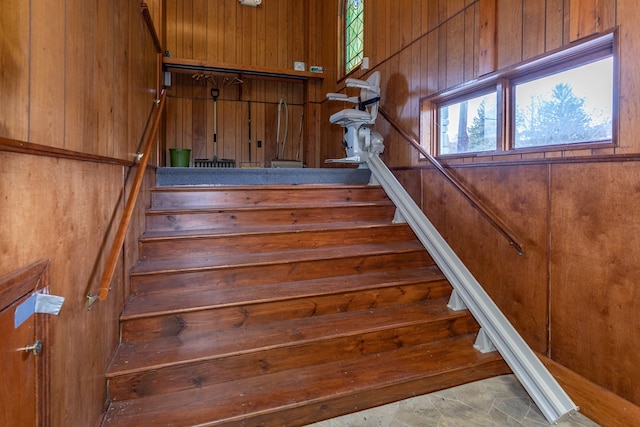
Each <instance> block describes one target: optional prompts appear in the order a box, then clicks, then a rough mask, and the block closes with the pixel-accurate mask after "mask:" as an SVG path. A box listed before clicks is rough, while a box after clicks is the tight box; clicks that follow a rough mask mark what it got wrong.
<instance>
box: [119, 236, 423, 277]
mask: <svg viewBox="0 0 640 427" xmlns="http://www.w3.org/2000/svg"><path fill="white" fill-rule="evenodd" d="M415 251H424V247H423V246H422V244H420V242H418V241H403V242H389V243H370V244H361V245H350V246H348V247H346V249H344V251H342V250H339V249H336V248H335V247H333V248H317V249H305V250H289V251H275V252H265V253H255V254H251V256H249V257H248V256H247V255H246V254H244V255H217V256H209V257H192V258H182V259H170V260H158V261H140V262H138V263H137V264H136V266H135V267H134V268H133V269H132V271H131V274H132V275H138V274H165V273H169V272H175V271H197V270H206V269H214V268H229V267H233V266H242V265H256V266H257V265H268V264H289V263H295V262H301V261H308V260H317V259H337V258H343V257H345V256H363V255H370V254H390V253H402V252H405V253H408V252H415Z"/></svg>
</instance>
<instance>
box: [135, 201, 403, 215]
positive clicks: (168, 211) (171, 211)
mask: <svg viewBox="0 0 640 427" xmlns="http://www.w3.org/2000/svg"><path fill="white" fill-rule="evenodd" d="M375 206H393V202H391V201H390V200H372V201H354V202H329V203H323V202H322V201H317V202H309V203H300V202H296V203H291V204H282V203H277V204H263V205H257V206H256V205H249V206H247V205H238V206H221V207H211V206H202V207H199V208H196V207H190V208H179V207H176V208H153V207H152V208H149V209H147V211H146V213H147V214H148V215H175V214H180V213H205V212H235V211H237V212H246V211H263V210H292V209H296V210H297V209H314V208H323V209H332V208H358V207H375Z"/></svg>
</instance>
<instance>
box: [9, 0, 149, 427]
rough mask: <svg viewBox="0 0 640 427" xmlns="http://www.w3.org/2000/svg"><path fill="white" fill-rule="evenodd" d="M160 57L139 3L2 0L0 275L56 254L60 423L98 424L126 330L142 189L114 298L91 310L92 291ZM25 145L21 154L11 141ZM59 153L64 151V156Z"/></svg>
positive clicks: (54, 386) (53, 344) (56, 418)
mask: <svg viewBox="0 0 640 427" xmlns="http://www.w3.org/2000/svg"><path fill="white" fill-rule="evenodd" d="M156 64H157V57H156V54H155V50H154V46H153V43H152V42H151V38H150V36H149V32H148V30H147V28H146V27H145V23H144V21H143V19H142V16H141V14H140V9H139V2H136V1H127V0H117V1H113V0H89V1H79V0H49V1H42V0H37V1H29V2H25V1H22V0H8V1H3V3H2V14H0V94H1V96H2V103H0V197H1V199H2V203H0V221H1V222H2V227H0V275H5V274H8V273H10V272H11V271H14V270H15V269H18V268H20V267H22V266H25V265H28V264H30V263H32V262H33V261H35V260H38V259H50V260H51V269H50V272H51V280H50V282H51V287H50V292H51V293H52V294H55V295H61V296H63V297H65V303H64V305H63V307H62V310H61V312H60V315H59V316H56V317H52V318H51V319H50V331H51V339H50V341H47V342H45V343H44V351H45V352H48V353H49V356H50V358H51V372H50V373H51V377H50V382H51V383H50V389H51V410H50V414H51V419H50V420H49V425H51V426H53V427H56V426H91V425H98V423H99V420H100V418H101V415H102V412H103V409H104V403H105V400H106V384H105V379H104V372H105V369H106V366H107V364H108V362H109V360H110V357H111V354H112V352H113V350H114V348H115V345H116V344H117V342H118V339H119V326H118V316H119V314H120V312H121V310H122V307H123V303H124V299H125V295H126V286H127V280H128V274H125V272H127V273H128V271H129V270H130V268H131V266H132V264H133V262H135V261H136V260H137V252H136V247H137V246H136V241H137V236H138V235H139V233H140V232H141V228H142V227H143V224H144V222H143V218H142V217H141V212H142V208H144V205H145V203H147V202H146V200H148V196H147V195H146V194H145V195H144V196H143V197H142V201H141V202H140V204H139V208H138V212H137V214H136V217H135V218H136V220H135V221H134V223H133V225H132V227H131V228H130V233H129V236H128V237H127V243H126V247H127V250H126V251H124V255H123V256H122V257H121V261H120V265H119V267H118V269H117V272H116V277H115V278H114V280H113V282H112V284H113V290H112V293H111V295H110V297H109V299H108V300H107V301H106V302H104V303H98V304H96V305H95V306H94V307H93V308H92V309H91V311H87V306H86V301H87V299H86V296H87V294H88V293H89V292H95V291H96V290H97V282H98V280H99V276H100V274H101V273H102V269H103V267H104V262H105V260H106V256H107V252H108V245H109V244H110V242H111V241H112V240H113V235H114V234H115V229H116V227H117V221H118V220H119V218H120V216H121V214H122V208H123V201H124V200H125V198H126V196H127V192H128V189H129V188H130V185H131V183H130V178H131V176H132V175H135V168H134V167H131V162H132V161H133V159H134V155H135V153H136V152H137V151H138V149H139V148H138V147H139V145H140V143H141V141H142V139H143V137H144V134H145V131H146V129H145V127H146V124H147V121H148V116H149V114H150V112H151V110H152V107H153V99H154V98H155V96H156V92H155V87H156V84H157V73H156V70H157V68H156ZM9 140H11V141H9ZM8 141H9V142H11V144H8V143H7V142H8ZM23 142H24V143H26V144H25V146H26V147H27V148H25V149H24V150H23V152H16V151H12V150H11V148H10V147H11V146H12V145H13V146H14V147H15V144H19V143H23ZM28 144H35V145H34V147H37V149H29V148H28V147H32V146H29V145H28ZM8 147H9V148H8ZM59 150H64V151H63V152H64V157H65V158H60V157H56V155H57V154H59V153H60V152H61V151H59ZM98 156H101V157H98ZM152 178H153V176H152V175H151V174H149V176H148V177H147V178H146V182H145V186H148V185H149V183H151V182H152ZM2 333H3V332H2V331H0V335H2ZM0 347H2V343H1V342H0ZM4 350H6V349H4ZM3 387H10V384H3Z"/></svg>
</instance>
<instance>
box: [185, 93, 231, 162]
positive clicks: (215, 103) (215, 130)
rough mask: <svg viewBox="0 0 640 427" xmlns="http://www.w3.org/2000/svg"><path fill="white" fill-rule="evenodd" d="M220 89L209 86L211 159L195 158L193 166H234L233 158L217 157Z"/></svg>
mask: <svg viewBox="0 0 640 427" xmlns="http://www.w3.org/2000/svg"><path fill="white" fill-rule="evenodd" d="M219 96H220V90H219V89H218V88H216V87H214V88H211V97H212V98H213V160H208V159H195V160H194V166H195V167H208V168H235V167H236V161H235V160H234V159H220V158H218V97H219Z"/></svg>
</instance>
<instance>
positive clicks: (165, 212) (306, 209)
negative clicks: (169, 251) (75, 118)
mask: <svg viewBox="0 0 640 427" xmlns="http://www.w3.org/2000/svg"><path fill="white" fill-rule="evenodd" d="M394 212H395V206H394V205H393V204H392V203H391V202H390V201H388V200H387V201H371V202H337V203H319V204H315V205H312V204H306V205H290V204H287V205H273V206H241V207H228V208H213V209H211V208H208V209H155V210H148V211H147V214H146V230H147V231H151V232H152V231H168V230H174V231H179V230H206V229H225V228H226V229H228V228H231V227H241V226H247V225H254V226H255V225H259V224H268V225H270V226H274V227H277V226H283V225H297V224H315V223H323V222H324V223H334V222H350V221H385V220H386V221H387V222H391V220H392V219H393V215H394Z"/></svg>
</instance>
